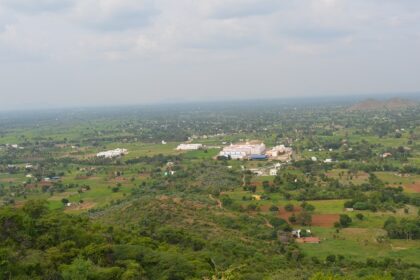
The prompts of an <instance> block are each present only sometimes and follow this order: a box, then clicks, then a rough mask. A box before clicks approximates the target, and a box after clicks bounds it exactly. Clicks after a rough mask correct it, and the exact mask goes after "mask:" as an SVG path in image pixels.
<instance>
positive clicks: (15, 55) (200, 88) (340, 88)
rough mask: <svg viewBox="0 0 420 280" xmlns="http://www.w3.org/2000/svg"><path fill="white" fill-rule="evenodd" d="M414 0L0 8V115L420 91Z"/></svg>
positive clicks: (115, 2)
mask: <svg viewBox="0 0 420 280" xmlns="http://www.w3.org/2000/svg"><path fill="white" fill-rule="evenodd" d="M419 77H420V1H418V0H287V1H286V0H176V1H174V0H0V110H5V109H11V108H17V109H22V108H24V109H25V108H59V107H69V106H95V105H98V106H102V105H125V104H130V105H132V104H148V103H159V102H165V103H167V102H196V101H207V100H211V101H216V100H235V99H264V98H284V97H308V96H311V97H314V96H352V95H359V94H373V95H374V94H377V95H379V94H382V93H396V94H398V93H405V92H420V78H419Z"/></svg>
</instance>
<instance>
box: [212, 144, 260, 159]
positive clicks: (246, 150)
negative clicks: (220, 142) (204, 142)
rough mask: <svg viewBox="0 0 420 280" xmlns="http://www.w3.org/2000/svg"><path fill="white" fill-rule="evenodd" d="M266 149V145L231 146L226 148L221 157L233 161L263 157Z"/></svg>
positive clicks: (220, 154)
mask: <svg viewBox="0 0 420 280" xmlns="http://www.w3.org/2000/svg"><path fill="white" fill-rule="evenodd" d="M265 149H266V147H265V145H264V143H258V144H254V143H252V144H251V143H249V142H246V143H245V144H231V145H230V146H227V147H224V148H223V150H222V151H221V152H220V153H219V156H224V157H230V158H231V159H245V158H250V157H252V156H263V155H264V152H265Z"/></svg>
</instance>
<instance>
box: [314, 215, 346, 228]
mask: <svg viewBox="0 0 420 280" xmlns="http://www.w3.org/2000/svg"><path fill="white" fill-rule="evenodd" d="M339 219H340V215H338V214H315V215H312V225H313V226H317V227H333V226H334V223H335V222H338V220H339Z"/></svg>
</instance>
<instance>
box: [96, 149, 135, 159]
mask: <svg viewBox="0 0 420 280" xmlns="http://www.w3.org/2000/svg"><path fill="white" fill-rule="evenodd" d="M127 153H128V151H127V149H120V148H117V149H115V150H109V151H105V152H100V153H97V154H96V156H97V157H101V158H114V157H119V156H122V155H125V154H127Z"/></svg>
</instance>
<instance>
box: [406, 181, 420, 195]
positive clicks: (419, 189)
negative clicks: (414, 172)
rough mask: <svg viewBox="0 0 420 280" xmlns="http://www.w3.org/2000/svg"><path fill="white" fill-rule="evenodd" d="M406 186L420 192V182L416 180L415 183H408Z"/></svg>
mask: <svg viewBox="0 0 420 280" xmlns="http://www.w3.org/2000/svg"><path fill="white" fill-rule="evenodd" d="M406 188H407V189H409V190H410V191H413V192H417V193H418V192H420V183H419V182H416V184H411V185H408V186H406Z"/></svg>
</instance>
